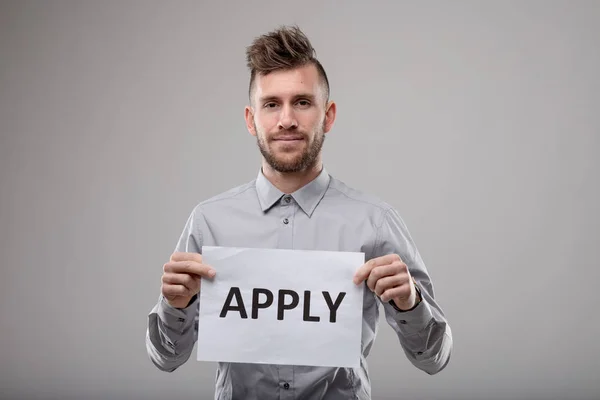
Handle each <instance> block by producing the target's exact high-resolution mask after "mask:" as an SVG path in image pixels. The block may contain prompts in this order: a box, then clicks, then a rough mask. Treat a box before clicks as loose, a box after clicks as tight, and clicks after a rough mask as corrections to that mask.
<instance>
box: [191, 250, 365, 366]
mask: <svg viewBox="0 0 600 400" xmlns="http://www.w3.org/2000/svg"><path fill="white" fill-rule="evenodd" d="M202 254H203V255H202V260H203V263H205V264H208V265H211V266H212V267H213V268H214V269H215V270H216V271H217V275H216V277H215V278H214V279H213V280H212V281H211V280H202V284H201V289H200V306H199V307H200V316H199V322H198V351H197V357H198V360H199V361H223V362H245V363H266V364H288V365H312V366H332V367H358V366H359V365H360V354H361V336H362V309H363V286H364V285H358V286H357V285H355V284H354V283H353V282H352V277H353V276H354V273H355V272H356V270H357V269H358V268H359V267H360V266H361V265H362V264H363V263H364V260H365V258H364V253H358V252H357V253H353V252H333V251H312V250H306V251H303V250H283V249H256V248H230V247H213V246H204V247H203V249H202Z"/></svg>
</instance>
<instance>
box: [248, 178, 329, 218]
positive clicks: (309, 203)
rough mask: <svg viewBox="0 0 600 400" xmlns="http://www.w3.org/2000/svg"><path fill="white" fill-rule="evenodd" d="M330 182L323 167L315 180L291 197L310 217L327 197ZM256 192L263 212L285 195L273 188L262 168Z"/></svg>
mask: <svg viewBox="0 0 600 400" xmlns="http://www.w3.org/2000/svg"><path fill="white" fill-rule="evenodd" d="M330 180H331V177H330V176H329V173H328V172H327V170H326V169H325V167H323V168H322V169H321V172H320V173H319V175H318V176H317V177H316V178H315V179H313V180H312V181H311V182H309V183H307V184H306V185H304V186H303V187H301V188H300V189H298V190H296V191H295V192H294V193H291V196H292V197H293V198H294V200H295V201H296V202H297V203H298V205H299V206H300V208H301V209H302V211H304V212H305V213H306V214H307V215H308V216H309V217H310V216H311V215H312V213H313V212H314V211H315V208H316V207H317V205H318V204H319V202H320V201H321V199H322V198H323V196H324V195H325V192H326V191H327V188H328V187H329V181H330ZM256 191H257V193H258V200H259V202H260V206H261V208H262V210H263V211H267V210H268V209H269V208H271V207H272V206H273V205H274V204H275V203H276V202H277V201H278V200H279V199H280V198H281V197H282V196H283V195H284V194H285V193H283V192H282V191H281V190H279V189H277V188H276V187H275V186H273V184H272V183H271V182H270V181H269V180H268V179H267V178H266V177H265V175H264V174H263V172H262V168H261V169H260V171H259V172H258V177H257V178H256Z"/></svg>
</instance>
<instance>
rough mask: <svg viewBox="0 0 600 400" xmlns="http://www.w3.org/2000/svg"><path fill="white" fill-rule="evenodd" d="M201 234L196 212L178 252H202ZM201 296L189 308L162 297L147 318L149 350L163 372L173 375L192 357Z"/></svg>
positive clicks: (189, 221)
mask: <svg viewBox="0 0 600 400" xmlns="http://www.w3.org/2000/svg"><path fill="white" fill-rule="evenodd" d="M201 243H202V237H201V231H200V229H199V228H198V227H197V226H196V223H195V212H192V214H191V215H190V217H189V218H188V220H187V222H186V225H185V227H184V229H183V232H182V234H181V236H180V238H179V241H178V243H177V246H176V251H183V252H197V253H200V252H201V248H202V247H201ZM198 310H199V302H198V296H196V297H194V299H193V301H192V302H191V303H190V304H188V306H187V307H186V308H183V309H178V308H175V307H173V306H171V305H170V304H169V303H168V302H167V300H166V299H165V298H164V297H163V296H162V294H161V295H160V296H159V298H158V302H157V303H156V305H155V306H154V307H153V308H152V310H151V311H150V313H149V315H148V326H147V330H146V351H147V353H148V356H149V357H150V360H151V361H152V362H153V363H154V365H156V366H157V367H158V368H159V369H160V370H162V371H166V372H173V371H175V370H176V369H177V368H179V367H180V366H181V365H183V364H184V363H185V362H186V361H187V360H188V359H189V358H190V355H191V354H192V349H193V347H194V344H195V343H196V341H197V340H198Z"/></svg>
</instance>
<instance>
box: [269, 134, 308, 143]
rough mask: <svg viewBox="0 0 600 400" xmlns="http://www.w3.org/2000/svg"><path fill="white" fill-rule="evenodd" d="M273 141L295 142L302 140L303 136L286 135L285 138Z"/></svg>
mask: <svg viewBox="0 0 600 400" xmlns="http://www.w3.org/2000/svg"><path fill="white" fill-rule="evenodd" d="M273 140H274V141H280V142H293V141H297V140H304V136H302V135H287V136H277V137H274V138H273Z"/></svg>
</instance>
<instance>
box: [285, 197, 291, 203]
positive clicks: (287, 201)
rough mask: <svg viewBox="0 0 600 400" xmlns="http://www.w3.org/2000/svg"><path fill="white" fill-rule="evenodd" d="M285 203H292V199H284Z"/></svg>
mask: <svg viewBox="0 0 600 400" xmlns="http://www.w3.org/2000/svg"><path fill="white" fill-rule="evenodd" d="M284 201H285V202H286V203H289V202H290V201H292V199H290V198H289V197H286V198H285V199H284Z"/></svg>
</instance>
